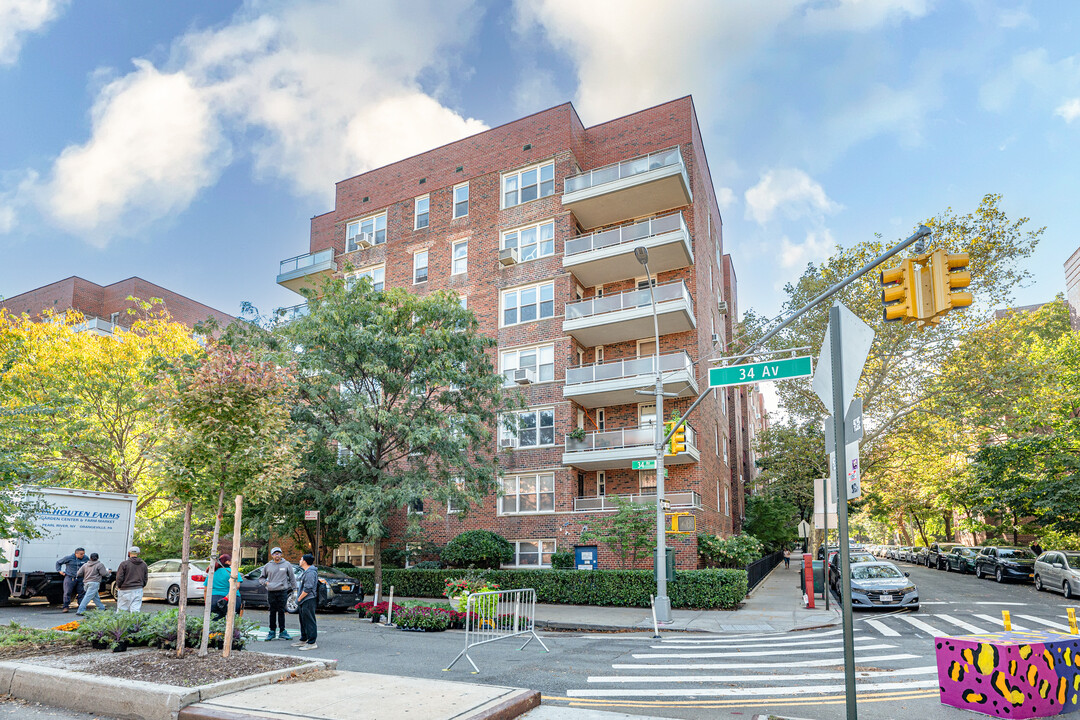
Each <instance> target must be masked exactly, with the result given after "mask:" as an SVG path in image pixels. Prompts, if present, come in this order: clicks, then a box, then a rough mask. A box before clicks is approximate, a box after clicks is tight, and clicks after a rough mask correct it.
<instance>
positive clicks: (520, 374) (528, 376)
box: [514, 368, 535, 385]
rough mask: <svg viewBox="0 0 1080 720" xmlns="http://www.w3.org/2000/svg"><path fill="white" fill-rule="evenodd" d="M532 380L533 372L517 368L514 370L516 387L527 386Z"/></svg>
mask: <svg viewBox="0 0 1080 720" xmlns="http://www.w3.org/2000/svg"><path fill="white" fill-rule="evenodd" d="M534 380H535V378H534V377H533V371H532V370H530V369H529V368H517V369H516V370H514V382H516V383H517V384H518V385H529V384H531V383H532V382H534Z"/></svg>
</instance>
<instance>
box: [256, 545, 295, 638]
mask: <svg viewBox="0 0 1080 720" xmlns="http://www.w3.org/2000/svg"><path fill="white" fill-rule="evenodd" d="M259 584H260V585H262V586H263V587H265V588H266V600H267V604H268V605H269V606H270V634H269V635H267V636H266V639H267V640H273V639H275V638H277V637H280V638H281V639H282V640H292V636H291V635H289V632H288V631H287V630H286V629H285V602H286V601H287V600H288V599H289V593H291V592H293V591H295V590H296V570H295V568H293V564H292V563H291V562H289V561H288V560H286V559H285V558H284V557H282V555H281V548H279V547H276V548H273V549H272V550H271V551H270V562H268V563H266V564H265V565H263V567H262V577H260V578H259ZM279 627H280V628H281V634H280V635H278V628H279Z"/></svg>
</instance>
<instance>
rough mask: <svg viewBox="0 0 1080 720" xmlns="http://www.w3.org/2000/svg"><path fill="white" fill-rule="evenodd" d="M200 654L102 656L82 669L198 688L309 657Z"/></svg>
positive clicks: (299, 662)
mask: <svg viewBox="0 0 1080 720" xmlns="http://www.w3.org/2000/svg"><path fill="white" fill-rule="evenodd" d="M196 653H197V651H190V650H189V651H188V652H187V653H185V654H184V657H182V658H177V657H176V653H175V651H170V650H153V651H151V652H140V653H130V652H129V653H122V654H120V655H119V656H115V655H114V656H111V657H108V658H102V659H101V660H100V661H97V662H95V663H93V664H92V665H90V666H88V667H86V668H80V672H88V673H92V674H94V675H107V676H109V677H116V678H123V679H126V680H143V681H145V682H152V683H160V684H163V685H179V686H181V687H195V686H196V685H209V684H210V683H215V682H221V681H222V680H232V679H233V678H238V677H245V676H247V675H258V674H259V673H263V672H269V671H270V670H283V669H285V668H290V667H295V666H297V665H303V664H304V663H305V662H308V660H307V659H306V658H288V657H275V656H271V655H263V654H262V653H256V652H237V651H235V650H234V651H233V652H232V654H230V655H229V657H227V658H223V657H221V654H220V652H214V651H211V653H210V654H209V655H207V656H206V657H204V658H201V657H199V656H198V655H197V654H196Z"/></svg>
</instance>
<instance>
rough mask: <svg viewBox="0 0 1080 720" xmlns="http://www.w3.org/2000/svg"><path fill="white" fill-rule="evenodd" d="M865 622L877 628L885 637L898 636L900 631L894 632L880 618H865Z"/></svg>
mask: <svg viewBox="0 0 1080 720" xmlns="http://www.w3.org/2000/svg"><path fill="white" fill-rule="evenodd" d="M866 624H867V625H869V626H871V627H872V628H874V629H875V630H877V631H878V632H879V633H881V634H882V635H884V636H885V637H900V633H898V632H896V631H895V630H893V629H892V628H891V627H889V626H888V625H886V624H885V623H883V622H881V621H880V620H867V621H866Z"/></svg>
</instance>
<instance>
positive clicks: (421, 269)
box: [412, 250, 428, 285]
mask: <svg viewBox="0 0 1080 720" xmlns="http://www.w3.org/2000/svg"><path fill="white" fill-rule="evenodd" d="M412 267H413V284H414V285H415V284H417V283H422V282H427V268H428V251H427V250H421V251H420V252H416V253H413V260H412Z"/></svg>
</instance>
